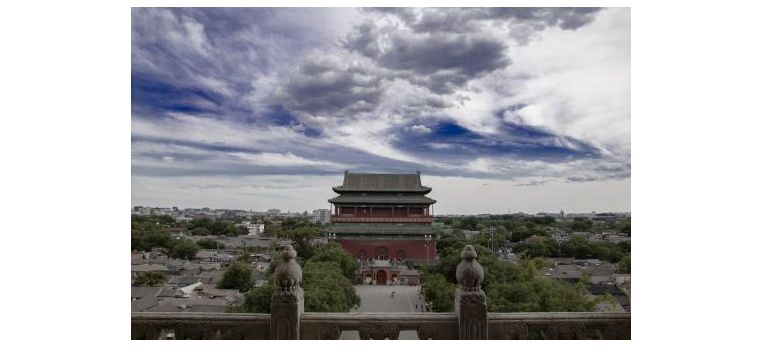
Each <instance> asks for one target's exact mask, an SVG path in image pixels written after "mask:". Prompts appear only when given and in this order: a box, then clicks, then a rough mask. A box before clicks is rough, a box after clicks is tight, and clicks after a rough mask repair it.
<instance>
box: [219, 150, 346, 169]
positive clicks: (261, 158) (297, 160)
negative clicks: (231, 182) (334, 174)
mask: <svg viewBox="0 0 762 347" xmlns="http://www.w3.org/2000/svg"><path fill="white" fill-rule="evenodd" d="M230 155H231V156H233V157H236V158H240V159H243V160H245V161H246V162H249V163H252V164H255V165H258V166H276V167H287V166H330V167H335V168H337V169H340V168H342V165H341V164H338V163H332V162H327V161H316V160H309V159H306V158H303V157H300V156H298V155H295V154H293V153H291V152H287V153H242V152H236V153H230Z"/></svg>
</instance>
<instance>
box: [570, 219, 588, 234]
mask: <svg viewBox="0 0 762 347" xmlns="http://www.w3.org/2000/svg"><path fill="white" fill-rule="evenodd" d="M592 228H593V221H591V220H590V219H588V218H584V217H574V221H572V223H571V229H572V231H590V230H591V229H592Z"/></svg>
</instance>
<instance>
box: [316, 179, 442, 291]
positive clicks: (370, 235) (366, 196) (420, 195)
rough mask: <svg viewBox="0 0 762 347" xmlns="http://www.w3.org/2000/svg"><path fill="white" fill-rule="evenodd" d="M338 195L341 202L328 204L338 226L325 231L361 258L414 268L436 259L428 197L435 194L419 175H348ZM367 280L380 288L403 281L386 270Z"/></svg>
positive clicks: (432, 202) (430, 202) (332, 200)
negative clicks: (392, 281) (394, 261)
mask: <svg viewBox="0 0 762 347" xmlns="http://www.w3.org/2000/svg"><path fill="white" fill-rule="evenodd" d="M333 191H334V192H335V193H337V194H339V196H337V197H334V198H332V199H329V200H328V202H330V203H331V205H332V210H333V215H332V216H331V223H333V225H331V227H329V228H328V229H327V230H326V231H327V232H328V233H329V234H333V238H334V239H336V241H337V242H338V243H339V244H340V245H341V246H342V247H343V248H344V249H345V250H347V251H348V252H349V253H351V254H352V255H354V256H355V257H356V258H358V259H360V260H367V259H374V260H376V261H378V260H396V261H406V260H409V261H411V262H414V263H423V262H426V263H428V262H429V260H436V259H437V254H436V238H435V237H434V234H435V230H434V229H433V228H432V226H431V223H432V222H433V221H434V213H433V212H434V211H433V208H432V205H433V204H434V203H436V201H435V200H433V199H430V198H428V197H426V194H428V193H429V192H431V188H430V187H426V186H423V185H422V184H421V174H420V172H416V173H414V174H399V173H398V174H379V173H353V172H348V171H345V172H344V182H343V184H342V185H340V186H337V187H333ZM379 264H381V263H376V266H378V265H379ZM368 275H369V276H370V277H371V278H370V279H371V280H372V281H375V283H376V284H386V283H387V282H389V281H390V280H394V278H395V277H397V276H398V274H396V273H394V272H393V271H390V270H389V269H382V268H376V269H375V270H374V272H373V273H372V274H368ZM400 275H401V274H400ZM360 280H361V281H363V280H365V279H364V278H361V279H360Z"/></svg>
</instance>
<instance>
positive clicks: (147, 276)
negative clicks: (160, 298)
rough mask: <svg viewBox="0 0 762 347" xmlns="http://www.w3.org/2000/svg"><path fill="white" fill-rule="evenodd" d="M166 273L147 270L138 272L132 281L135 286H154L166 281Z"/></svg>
mask: <svg viewBox="0 0 762 347" xmlns="http://www.w3.org/2000/svg"><path fill="white" fill-rule="evenodd" d="M167 280H168V278H167V275H166V274H165V273H163V272H158V271H148V272H141V273H139V274H138V275H137V276H136V277H135V280H134V282H133V284H134V285H136V286H149V287H155V286H159V285H162V284H164V283H167Z"/></svg>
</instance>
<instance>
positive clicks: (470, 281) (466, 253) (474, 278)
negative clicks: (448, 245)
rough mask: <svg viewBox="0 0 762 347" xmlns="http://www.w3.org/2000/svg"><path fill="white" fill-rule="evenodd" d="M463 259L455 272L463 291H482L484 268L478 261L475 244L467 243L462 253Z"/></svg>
mask: <svg viewBox="0 0 762 347" xmlns="http://www.w3.org/2000/svg"><path fill="white" fill-rule="evenodd" d="M460 257H461V261H460V264H458V268H457V270H456V272H455V274H456V278H457V280H458V284H459V285H460V289H461V290H462V291H466V292H471V291H480V290H481V285H482V281H483V280H484V269H483V268H482V266H481V265H480V264H479V262H477V261H476V250H474V246H471V245H466V246H465V247H463V251H462V252H461V253H460Z"/></svg>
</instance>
